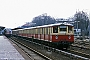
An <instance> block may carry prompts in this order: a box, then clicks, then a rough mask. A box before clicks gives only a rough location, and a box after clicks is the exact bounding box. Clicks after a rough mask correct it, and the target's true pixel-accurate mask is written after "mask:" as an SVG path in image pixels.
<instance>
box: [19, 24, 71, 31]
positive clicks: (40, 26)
mask: <svg viewBox="0 0 90 60" xmlns="http://www.w3.org/2000/svg"><path fill="white" fill-rule="evenodd" d="M57 25H68V26H73V25H72V24H70V23H56V24H49V25H43V26H35V27H30V28H24V29H34V28H42V27H51V26H57ZM17 30H23V29H17Z"/></svg>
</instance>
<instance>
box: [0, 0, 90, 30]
mask: <svg viewBox="0 0 90 60" xmlns="http://www.w3.org/2000/svg"><path fill="white" fill-rule="evenodd" d="M78 10H79V11H82V10H83V11H85V12H88V13H90V1H89V0H0V26H4V27H7V28H15V27H18V26H21V25H23V24H25V22H31V21H32V19H33V18H34V17H36V16H38V15H41V14H43V13H47V15H50V16H52V17H55V18H68V17H72V16H73V15H74V14H75V13H76V11H78Z"/></svg>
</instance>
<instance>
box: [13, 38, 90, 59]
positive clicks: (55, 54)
mask: <svg viewBox="0 0 90 60" xmlns="http://www.w3.org/2000/svg"><path fill="white" fill-rule="evenodd" d="M13 39H15V40H17V39H18V38H16V37H14V38H13ZM23 40H24V43H20V41H19V40H18V42H19V43H20V44H22V45H23V44H24V45H27V44H28V43H27V42H29V45H31V44H32V43H31V42H32V41H31V42H30V41H28V40H25V39H22V42H23ZM25 41H27V42H25ZM33 43H34V44H36V45H34V44H32V45H34V46H36V47H37V48H36V47H35V48H36V49H40V50H42V52H41V51H40V50H38V51H39V52H40V54H41V53H42V54H41V55H43V56H48V60H66V59H68V60H76V59H77V60H78V59H84V60H89V58H86V57H85V56H84V57H83V56H81V55H79V54H75V52H74V53H72V52H71V51H69V52H66V51H62V50H59V49H55V48H52V47H48V46H45V45H42V44H38V43H35V42H33ZM27 48H28V46H27ZM35 48H33V49H35ZM43 48H44V49H43ZM28 49H30V48H28ZM45 49H46V50H47V51H46V50H45ZM76 53H77V52H76Z"/></svg>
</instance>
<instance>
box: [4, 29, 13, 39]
mask: <svg viewBox="0 0 90 60" xmlns="http://www.w3.org/2000/svg"><path fill="white" fill-rule="evenodd" d="M3 34H4V35H5V36H7V37H10V36H11V35H12V29H10V28H5V29H4V31H3Z"/></svg>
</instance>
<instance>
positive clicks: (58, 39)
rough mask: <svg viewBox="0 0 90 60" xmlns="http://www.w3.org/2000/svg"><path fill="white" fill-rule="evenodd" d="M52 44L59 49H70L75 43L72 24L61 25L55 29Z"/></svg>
mask: <svg viewBox="0 0 90 60" xmlns="http://www.w3.org/2000/svg"><path fill="white" fill-rule="evenodd" d="M53 31H54V33H53V34H52V42H54V43H55V44H56V45H57V47H60V48H68V47H69V46H70V45H71V44H72V43H73V42H74V27H73V25H71V24H61V25H58V26H54V27H53Z"/></svg>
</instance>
